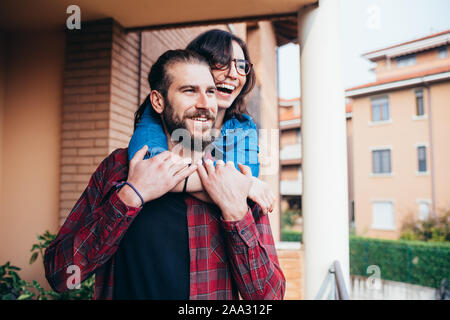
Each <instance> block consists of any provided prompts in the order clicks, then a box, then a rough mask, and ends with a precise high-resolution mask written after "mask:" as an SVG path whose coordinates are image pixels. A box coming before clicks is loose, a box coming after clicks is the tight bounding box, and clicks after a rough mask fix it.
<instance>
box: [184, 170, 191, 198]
mask: <svg viewBox="0 0 450 320" xmlns="http://www.w3.org/2000/svg"><path fill="white" fill-rule="evenodd" d="M190 166H191V164H190V163H189V164H188V168H189V167H190ZM188 179H189V176H187V177H186V179H184V187H183V193H184V192H186V187H187V182H188Z"/></svg>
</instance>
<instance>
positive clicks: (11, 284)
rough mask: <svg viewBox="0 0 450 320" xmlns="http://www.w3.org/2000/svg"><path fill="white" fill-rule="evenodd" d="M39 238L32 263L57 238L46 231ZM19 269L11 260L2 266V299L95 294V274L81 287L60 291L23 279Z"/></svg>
mask: <svg viewBox="0 0 450 320" xmlns="http://www.w3.org/2000/svg"><path fill="white" fill-rule="evenodd" d="M37 238H38V241H39V242H38V243H35V244H33V246H32V247H31V252H32V255H31V257H30V264H32V263H34V262H35V261H36V260H37V258H38V257H39V255H40V256H41V257H42V258H43V257H44V252H45V249H46V248H47V247H48V246H49V245H50V243H51V242H52V241H53V240H54V239H55V238H56V235H55V234H52V233H50V232H49V231H45V233H44V234H42V235H38V236H37ZM17 271H20V268H19V267H16V266H13V265H11V264H10V262H9V261H8V262H7V263H6V264H4V265H2V266H0V299H1V300H31V299H35V300H90V299H92V297H93V294H94V282H95V280H94V275H93V276H91V277H90V278H88V279H86V280H85V281H83V282H82V283H81V285H80V289H73V290H68V291H66V292H64V293H58V292H55V291H53V290H48V291H46V290H44V289H43V288H42V286H41V285H40V284H39V283H38V282H37V281H36V280H33V281H32V283H29V282H27V281H25V280H23V279H21V278H20V276H19V275H18V273H17Z"/></svg>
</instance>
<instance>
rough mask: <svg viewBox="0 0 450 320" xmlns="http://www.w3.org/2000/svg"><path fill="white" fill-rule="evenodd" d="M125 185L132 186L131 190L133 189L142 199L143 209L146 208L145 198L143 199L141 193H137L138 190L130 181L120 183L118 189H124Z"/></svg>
mask: <svg viewBox="0 0 450 320" xmlns="http://www.w3.org/2000/svg"><path fill="white" fill-rule="evenodd" d="M124 185H128V186H130V188H131V189H133V190H134V192H136V194H137V195H138V197H139V198H140V199H141V202H142V207H143V206H144V203H145V202H144V198H142V196H141V194H140V193H139V191H137V189H136V188H135V187H134V186H133V185H132V184H131V183H129V182H128V181H124V182H122V183H120V184H118V185H117V189H120V188H122V187H123V186H124Z"/></svg>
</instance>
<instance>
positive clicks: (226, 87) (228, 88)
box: [216, 83, 236, 93]
mask: <svg viewBox="0 0 450 320" xmlns="http://www.w3.org/2000/svg"><path fill="white" fill-rule="evenodd" d="M216 87H217V90H219V91H222V92H225V93H232V92H233V91H234V90H235V89H236V87H235V86H232V85H229V84H225V83H219V84H218V85H216Z"/></svg>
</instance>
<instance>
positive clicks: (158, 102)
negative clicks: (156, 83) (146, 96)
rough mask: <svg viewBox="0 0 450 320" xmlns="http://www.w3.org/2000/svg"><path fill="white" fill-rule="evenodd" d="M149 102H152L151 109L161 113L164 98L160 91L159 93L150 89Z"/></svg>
mask: <svg viewBox="0 0 450 320" xmlns="http://www.w3.org/2000/svg"><path fill="white" fill-rule="evenodd" d="M150 102H151V104H152V107H153V109H154V110H155V111H156V112H157V113H159V114H162V112H163V110H164V107H165V106H164V98H163V96H162V94H161V93H159V92H158V91H156V90H152V92H150Z"/></svg>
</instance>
